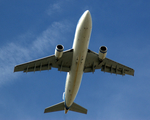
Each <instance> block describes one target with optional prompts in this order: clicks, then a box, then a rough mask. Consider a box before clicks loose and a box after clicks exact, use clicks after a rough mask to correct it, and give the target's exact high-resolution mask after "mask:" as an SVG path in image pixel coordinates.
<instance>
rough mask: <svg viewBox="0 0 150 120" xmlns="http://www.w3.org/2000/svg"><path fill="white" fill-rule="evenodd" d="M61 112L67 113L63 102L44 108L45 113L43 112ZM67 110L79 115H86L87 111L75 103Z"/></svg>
mask: <svg viewBox="0 0 150 120" xmlns="http://www.w3.org/2000/svg"><path fill="white" fill-rule="evenodd" d="M62 110H65V113H67V112H68V109H66V108H65V103H64V101H63V102H60V103H58V104H55V105H53V106H50V107H48V108H46V109H45V111H44V113H48V112H56V111H62ZM69 110H70V111H74V112H79V113H84V114H87V109H85V108H83V107H81V106H80V105H78V104H76V103H73V104H72V105H71V107H70V108H69Z"/></svg>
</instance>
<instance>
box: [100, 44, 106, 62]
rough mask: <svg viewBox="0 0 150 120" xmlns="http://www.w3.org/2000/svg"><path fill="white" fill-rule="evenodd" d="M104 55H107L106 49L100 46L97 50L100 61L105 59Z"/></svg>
mask: <svg viewBox="0 0 150 120" xmlns="http://www.w3.org/2000/svg"><path fill="white" fill-rule="evenodd" d="M106 54H107V47H106V46H101V47H100V49H99V58H100V59H101V60H103V59H105V57H106Z"/></svg>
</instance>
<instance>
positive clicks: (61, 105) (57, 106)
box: [44, 101, 65, 113]
mask: <svg viewBox="0 0 150 120" xmlns="http://www.w3.org/2000/svg"><path fill="white" fill-rule="evenodd" d="M64 107H65V105H64V101H63V102H60V103H58V104H55V105H53V106H50V107H48V108H46V109H45V111H44V113H48V112H55V111H61V110H64Z"/></svg>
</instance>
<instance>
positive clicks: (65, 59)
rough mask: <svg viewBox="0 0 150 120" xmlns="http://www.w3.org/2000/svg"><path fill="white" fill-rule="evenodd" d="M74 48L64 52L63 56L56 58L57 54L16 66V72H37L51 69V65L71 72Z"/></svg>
mask: <svg viewBox="0 0 150 120" xmlns="http://www.w3.org/2000/svg"><path fill="white" fill-rule="evenodd" d="M72 56H73V49H70V50H67V51H64V52H63V55H62V57H61V58H60V59H59V60H56V58H55V55H52V56H48V57H45V58H41V59H37V60H34V61H31V62H27V63H24V64H20V65H17V66H15V68H14V72H18V71H23V72H35V71H42V70H50V69H51V67H54V68H58V70H59V71H64V72H69V71H70V68H71V63H72Z"/></svg>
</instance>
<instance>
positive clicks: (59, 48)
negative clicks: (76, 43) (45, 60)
mask: <svg viewBox="0 0 150 120" xmlns="http://www.w3.org/2000/svg"><path fill="white" fill-rule="evenodd" d="M63 50H64V46H63V45H57V46H56V49H55V57H56V59H59V58H61V57H62V55H63Z"/></svg>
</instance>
